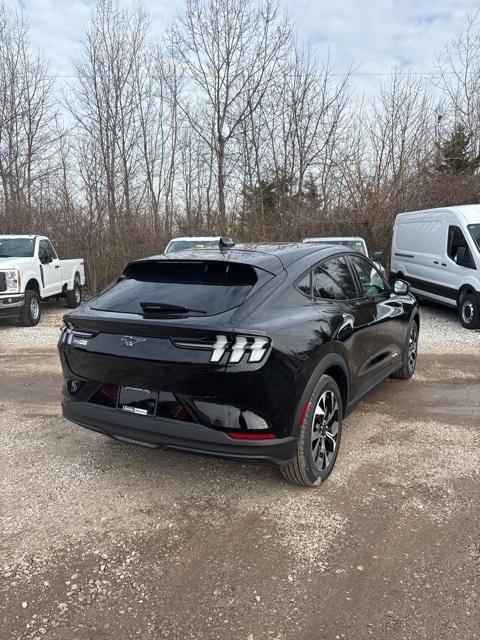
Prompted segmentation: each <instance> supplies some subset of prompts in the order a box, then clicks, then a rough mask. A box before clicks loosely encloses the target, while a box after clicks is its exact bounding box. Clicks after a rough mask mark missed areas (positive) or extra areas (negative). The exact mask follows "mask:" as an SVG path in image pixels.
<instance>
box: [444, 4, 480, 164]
mask: <svg viewBox="0 0 480 640" xmlns="http://www.w3.org/2000/svg"><path fill="white" fill-rule="evenodd" d="M435 65H436V70H437V74H436V75H435V77H434V84H436V85H437V86H438V87H439V88H440V89H441V90H442V92H443V94H444V96H445V104H444V109H443V110H442V113H441V117H442V120H443V125H444V126H449V127H450V128H451V129H453V128H454V126H455V125H458V124H461V125H463V126H464V127H465V129H466V131H467V132H468V134H470V135H471V136H472V143H473V145H474V153H475V155H476V156H477V157H479V156H480V11H477V12H476V13H474V14H471V15H469V16H468V17H467V25H466V28H465V30H464V31H463V32H462V33H460V34H459V35H458V36H456V37H455V38H454V39H453V40H452V41H451V42H449V43H448V44H447V45H446V46H445V48H444V50H443V51H441V52H440V53H439V54H438V56H437V58H436V61H435Z"/></svg>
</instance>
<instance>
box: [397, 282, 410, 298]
mask: <svg viewBox="0 0 480 640" xmlns="http://www.w3.org/2000/svg"><path fill="white" fill-rule="evenodd" d="M393 292H394V293H396V294H397V296H406V295H407V293H409V292H410V285H409V284H408V282H405V280H395V282H394V283H393Z"/></svg>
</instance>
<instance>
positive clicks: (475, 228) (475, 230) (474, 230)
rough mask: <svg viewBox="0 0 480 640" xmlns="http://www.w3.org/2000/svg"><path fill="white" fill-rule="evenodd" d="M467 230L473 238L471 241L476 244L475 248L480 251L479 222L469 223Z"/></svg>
mask: <svg viewBox="0 0 480 640" xmlns="http://www.w3.org/2000/svg"><path fill="white" fill-rule="evenodd" d="M468 230H469V231H470V235H471V236H472V238H473V241H474V242H475V244H476V245H477V249H478V250H479V251H480V224H469V225H468Z"/></svg>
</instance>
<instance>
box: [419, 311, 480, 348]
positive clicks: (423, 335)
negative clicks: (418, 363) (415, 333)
mask: <svg viewBox="0 0 480 640" xmlns="http://www.w3.org/2000/svg"><path fill="white" fill-rule="evenodd" d="M420 314H421V320H422V326H421V331H420V343H419V346H420V351H421V352H422V353H423V352H425V353H433V352H435V353H437V352H439V353H445V352H447V351H453V352H455V353H472V354H477V355H479V356H480V331H470V330H469V329H464V328H463V327H462V325H461V323H460V320H459V318H458V311H456V310H455V309H450V308H449V307H444V306H442V305H439V304H432V303H428V302H422V303H421V307H420Z"/></svg>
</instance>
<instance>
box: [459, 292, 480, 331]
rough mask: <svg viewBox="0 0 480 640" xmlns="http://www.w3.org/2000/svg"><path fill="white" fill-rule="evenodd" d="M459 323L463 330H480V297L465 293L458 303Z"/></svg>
mask: <svg viewBox="0 0 480 640" xmlns="http://www.w3.org/2000/svg"><path fill="white" fill-rule="evenodd" d="M460 322H461V323H462V326H463V327H465V329H480V296H477V295H476V294H475V293H467V294H466V295H464V296H463V298H462V299H461V301H460Z"/></svg>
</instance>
